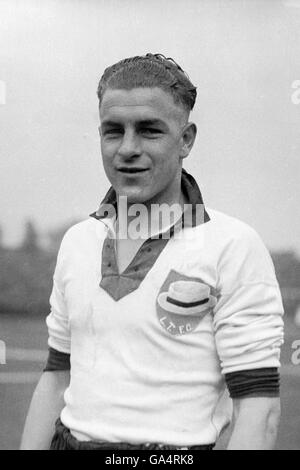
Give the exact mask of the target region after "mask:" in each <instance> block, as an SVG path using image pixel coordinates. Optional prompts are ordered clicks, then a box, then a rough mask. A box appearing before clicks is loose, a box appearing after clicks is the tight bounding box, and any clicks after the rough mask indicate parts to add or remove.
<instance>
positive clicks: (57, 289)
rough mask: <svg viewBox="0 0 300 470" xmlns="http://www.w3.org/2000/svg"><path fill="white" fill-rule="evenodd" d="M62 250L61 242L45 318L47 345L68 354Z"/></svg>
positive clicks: (68, 343)
mask: <svg viewBox="0 0 300 470" xmlns="http://www.w3.org/2000/svg"><path fill="white" fill-rule="evenodd" d="M64 250H65V247H64V243H62V245H61V247H60V250H59V253H58V257H57V263H56V268H55V272H54V276H53V288H52V293H51V296H50V306H51V311H50V314H49V315H48V317H47V319H46V323H47V327H48V334H49V338H48V345H49V347H50V348H52V349H55V350H56V351H59V352H62V353H65V354H70V343H71V340H70V328H69V319H68V309H67V304H66V301H65V294H64V282H63V271H64Z"/></svg>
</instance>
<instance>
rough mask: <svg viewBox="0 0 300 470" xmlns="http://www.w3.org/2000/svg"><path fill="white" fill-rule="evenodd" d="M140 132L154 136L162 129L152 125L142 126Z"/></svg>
mask: <svg viewBox="0 0 300 470" xmlns="http://www.w3.org/2000/svg"><path fill="white" fill-rule="evenodd" d="M141 133H142V134H145V135H148V136H153V137H155V136H156V135H160V134H162V131H161V130H160V129H156V128H154V127H143V128H141Z"/></svg>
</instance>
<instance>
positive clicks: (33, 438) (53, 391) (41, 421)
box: [20, 371, 70, 450]
mask: <svg viewBox="0 0 300 470" xmlns="http://www.w3.org/2000/svg"><path fill="white" fill-rule="evenodd" d="M69 381H70V373H69V371H58V372H44V373H43V375H42V377H41V379H40V381H39V383H38V385H37V387H36V389H35V392H34V394H33V397H32V401H31V404H30V407H29V411H28V415H27V418H26V422H25V427H24V432H23V437H22V442H21V447H20V449H21V450H47V449H49V447H50V443H51V439H52V436H53V433H54V424H55V421H56V419H57V418H58V417H59V415H60V412H61V410H62V409H63V407H64V398H63V395H64V392H65V390H66V388H67V387H68V385H69Z"/></svg>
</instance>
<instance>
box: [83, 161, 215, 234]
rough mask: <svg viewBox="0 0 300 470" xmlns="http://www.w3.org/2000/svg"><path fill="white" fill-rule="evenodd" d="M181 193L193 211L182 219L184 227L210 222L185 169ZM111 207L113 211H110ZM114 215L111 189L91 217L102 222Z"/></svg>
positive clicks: (198, 190)
mask: <svg viewBox="0 0 300 470" xmlns="http://www.w3.org/2000/svg"><path fill="white" fill-rule="evenodd" d="M181 191H182V193H183V195H184V197H185V200H186V202H185V204H190V206H189V207H190V210H191V217H187V216H185V217H183V218H182V226H183V227H184V226H192V227H195V226H196V225H200V224H201V223H206V222H208V221H209V220H210V218H209V215H208V213H207V212H206V209H205V206H204V202H203V198H202V194H201V192H200V189H199V186H198V184H197V182H196V180H195V179H194V178H193V176H192V175H190V174H189V173H188V172H187V171H186V170H184V169H182V175H181ZM109 207H111V208H112V209H113V210H112V211H110V210H109ZM189 212H190V211H189ZM114 214H117V195H116V191H115V190H114V189H113V187H111V188H110V189H109V190H108V192H107V193H106V195H105V197H104V199H103V200H102V201H101V203H100V206H99V209H98V210H97V211H96V212H93V213H92V214H90V217H94V218H95V219H97V220H100V219H105V218H109V217H111V216H112V215H114ZM186 214H187V212H186ZM186 221H188V222H186Z"/></svg>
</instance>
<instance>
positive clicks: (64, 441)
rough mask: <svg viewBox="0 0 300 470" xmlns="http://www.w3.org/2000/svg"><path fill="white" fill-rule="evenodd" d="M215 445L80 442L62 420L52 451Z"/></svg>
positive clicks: (202, 448)
mask: <svg viewBox="0 0 300 470" xmlns="http://www.w3.org/2000/svg"><path fill="white" fill-rule="evenodd" d="M213 447H214V444H209V445H199V446H191V447H176V446H171V445H161V444H155V443H154V444H152V443H151V444H128V443H127V442H94V441H87V442H80V441H78V439H76V438H75V437H74V436H73V435H72V434H71V433H70V430H69V429H68V428H66V426H64V425H63V423H62V422H61V420H60V419H58V420H57V421H56V424H55V434H54V436H53V439H52V442H51V446H50V450H116V449H117V450H212V449H213Z"/></svg>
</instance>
